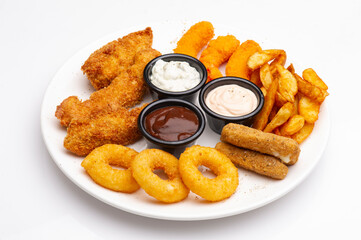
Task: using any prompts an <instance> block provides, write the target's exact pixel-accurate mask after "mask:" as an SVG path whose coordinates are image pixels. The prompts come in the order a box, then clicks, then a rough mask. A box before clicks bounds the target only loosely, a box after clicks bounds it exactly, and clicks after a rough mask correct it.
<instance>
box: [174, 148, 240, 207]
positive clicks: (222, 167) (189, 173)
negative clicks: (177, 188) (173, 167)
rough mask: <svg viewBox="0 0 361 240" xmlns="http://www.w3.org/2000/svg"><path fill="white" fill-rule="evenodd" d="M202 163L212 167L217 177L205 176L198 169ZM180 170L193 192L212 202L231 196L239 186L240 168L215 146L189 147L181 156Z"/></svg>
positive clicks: (185, 182)
mask: <svg viewBox="0 0 361 240" xmlns="http://www.w3.org/2000/svg"><path fill="white" fill-rule="evenodd" d="M202 165H203V166H205V167H208V168H210V169H211V170H212V171H213V173H214V174H215V175H216V177H215V178H212V179H211V178H207V177H205V176H203V174H202V173H201V172H200V171H199V170H198V167H199V166H202ZM179 172H180V174H181V177H182V180H183V182H184V184H185V185H186V186H187V187H188V188H189V189H190V190H191V191H192V192H194V193H195V194H197V195H199V196H201V197H202V198H204V199H206V200H208V201H211V202H216V201H221V200H223V199H226V198H228V197H230V196H231V195H232V194H233V193H234V192H235V191H236V189H237V187H238V169H237V168H236V167H235V166H234V165H233V163H232V162H231V160H230V159H229V158H228V157H227V156H226V155H224V154H223V153H221V152H219V151H217V150H216V149H214V148H210V147H202V146H192V147H190V148H187V149H186V150H185V151H184V152H183V153H182V154H181V156H180V158H179Z"/></svg>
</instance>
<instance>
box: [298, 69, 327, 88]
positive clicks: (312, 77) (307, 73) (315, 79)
mask: <svg viewBox="0 0 361 240" xmlns="http://www.w3.org/2000/svg"><path fill="white" fill-rule="evenodd" d="M302 77H303V79H304V80H306V81H307V82H309V83H311V84H313V85H315V86H317V87H319V88H321V89H323V90H327V89H328V86H327V85H326V83H324V82H323V81H322V79H321V78H320V77H319V76H318V75H317V73H316V72H315V70H313V69H312V68H307V69H305V70H303V72H302Z"/></svg>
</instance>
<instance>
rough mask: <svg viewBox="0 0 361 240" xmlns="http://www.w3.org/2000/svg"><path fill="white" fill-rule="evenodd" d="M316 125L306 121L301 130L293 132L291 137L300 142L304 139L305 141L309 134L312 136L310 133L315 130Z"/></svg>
mask: <svg viewBox="0 0 361 240" xmlns="http://www.w3.org/2000/svg"><path fill="white" fill-rule="evenodd" d="M314 126H315V124H314V123H307V122H305V124H304V125H303V127H302V128H301V130H299V131H298V132H297V133H295V134H293V135H292V136H291V138H292V139H294V140H296V142H298V144H301V143H302V142H303V141H305V140H306V139H307V137H308V136H310V134H311V133H312V131H313V127H314Z"/></svg>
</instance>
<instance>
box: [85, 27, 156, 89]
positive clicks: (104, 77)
mask: <svg viewBox="0 0 361 240" xmlns="http://www.w3.org/2000/svg"><path fill="white" fill-rule="evenodd" d="M152 42H153V33H152V29H151V28H150V27H148V28H146V29H145V30H142V31H138V32H134V33H130V34H128V35H127V36H124V37H123V38H119V39H118V40H115V41H112V42H110V43H108V44H106V45H105V46H103V47H101V48H100V49H98V50H96V51H95V52H94V53H92V54H91V55H90V57H89V58H88V59H87V60H86V61H85V63H84V65H83V66H82V67H81V70H82V71H83V73H84V74H86V76H87V77H88V79H89V80H90V82H91V84H92V85H93V87H94V88H95V89H96V90H99V89H101V88H104V87H106V86H108V85H109V84H110V83H111V82H112V81H113V79H114V78H116V77H117V76H118V75H119V74H120V73H121V72H122V71H124V70H125V69H127V68H128V67H129V66H130V65H131V64H132V63H133V59H134V56H135V54H136V53H137V52H139V51H140V50H143V49H148V48H150V47H151V46H152Z"/></svg>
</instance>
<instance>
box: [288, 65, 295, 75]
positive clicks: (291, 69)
mask: <svg viewBox="0 0 361 240" xmlns="http://www.w3.org/2000/svg"><path fill="white" fill-rule="evenodd" d="M287 70H288V71H290V72H291V73H292V74H294V73H295V72H296V70H295V68H294V67H293V64H292V63H291V64H290V65H289V66H288V67H287Z"/></svg>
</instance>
